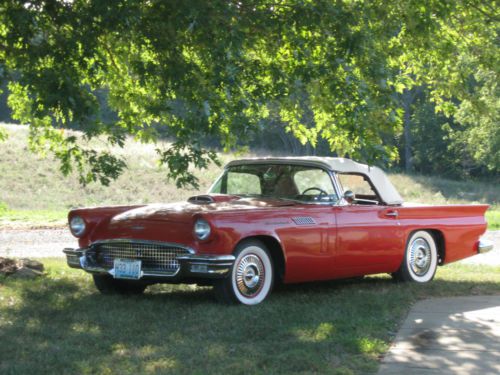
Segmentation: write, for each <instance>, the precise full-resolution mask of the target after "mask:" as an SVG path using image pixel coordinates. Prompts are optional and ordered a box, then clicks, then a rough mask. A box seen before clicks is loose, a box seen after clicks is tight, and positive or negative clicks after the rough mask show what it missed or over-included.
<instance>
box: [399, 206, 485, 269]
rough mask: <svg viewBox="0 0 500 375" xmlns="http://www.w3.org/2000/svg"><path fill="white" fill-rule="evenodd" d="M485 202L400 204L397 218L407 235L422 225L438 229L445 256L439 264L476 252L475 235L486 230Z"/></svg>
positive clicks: (476, 236)
mask: <svg viewBox="0 0 500 375" xmlns="http://www.w3.org/2000/svg"><path fill="white" fill-rule="evenodd" d="M488 207H489V206H488V205H447V206H416V207H406V206H403V207H400V208H398V212H399V221H400V224H401V226H402V229H403V230H404V232H405V235H406V238H407V239H408V238H409V236H410V235H411V233H413V232H415V231H417V230H422V229H433V230H437V231H439V232H441V234H442V235H443V238H444V246H445V256H444V259H443V263H442V264H446V263H450V262H455V261H457V260H460V259H464V258H467V257H470V256H472V255H475V254H477V244H478V241H479V237H480V236H481V235H482V234H483V233H484V232H485V231H486V226H487V224H486V220H485V218H484V214H485V212H486V210H487V209H488Z"/></svg>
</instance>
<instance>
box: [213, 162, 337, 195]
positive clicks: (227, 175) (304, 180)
mask: <svg viewBox="0 0 500 375" xmlns="http://www.w3.org/2000/svg"><path fill="white" fill-rule="evenodd" d="M209 193H213V194H232V195H238V196H242V197H262V198H279V199H290V200H295V201H301V202H311V203H321V202H336V201H337V200H338V197H337V194H336V193H335V190H334V188H333V184H332V180H331V178H330V175H329V174H328V172H326V171H325V170H323V169H320V168H316V167H308V166H301V165H284V164H247V165H238V166H233V167H229V168H227V169H226V170H225V171H224V173H223V174H222V176H221V177H220V178H219V179H218V180H217V182H216V183H215V184H214V185H213V186H212V188H211V189H210V192H209Z"/></svg>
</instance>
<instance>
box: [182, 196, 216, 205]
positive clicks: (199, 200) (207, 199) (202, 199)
mask: <svg viewBox="0 0 500 375" xmlns="http://www.w3.org/2000/svg"><path fill="white" fill-rule="evenodd" d="M188 202H189V203H193V204H210V203H214V202H215V199H214V198H213V197H211V196H210V195H195V196H193V197H189V198H188Z"/></svg>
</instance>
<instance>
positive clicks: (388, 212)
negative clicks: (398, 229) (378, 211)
mask: <svg viewBox="0 0 500 375" xmlns="http://www.w3.org/2000/svg"><path fill="white" fill-rule="evenodd" d="M398 215H399V214H398V211H396V210H391V211H387V212H386V213H385V216H387V217H394V218H397V217H398Z"/></svg>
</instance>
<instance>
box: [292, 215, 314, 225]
mask: <svg viewBox="0 0 500 375" xmlns="http://www.w3.org/2000/svg"><path fill="white" fill-rule="evenodd" d="M292 220H293V222H294V223H295V224H297V225H314V224H316V222H315V221H314V219H313V218H312V217H309V216H299V217H292Z"/></svg>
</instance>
